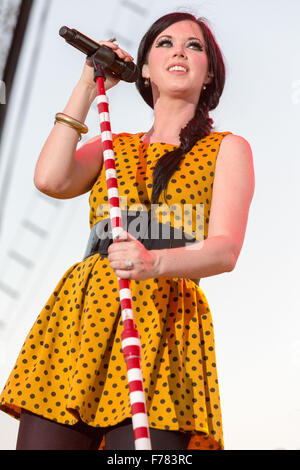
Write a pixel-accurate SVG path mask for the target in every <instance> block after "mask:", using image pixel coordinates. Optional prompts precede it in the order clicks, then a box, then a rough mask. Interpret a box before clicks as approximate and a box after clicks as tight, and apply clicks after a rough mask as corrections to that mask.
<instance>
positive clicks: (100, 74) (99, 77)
mask: <svg viewBox="0 0 300 470" xmlns="http://www.w3.org/2000/svg"><path fill="white" fill-rule="evenodd" d="M90 59H92V61H93V64H94V80H95V81H96V83H97V89H98V96H97V105H98V112H99V117H100V131H101V138H102V146H103V157H104V165H105V174H106V183H107V193H108V201H109V207H110V209H109V210H110V222H111V228H112V237H113V239H115V237H116V236H117V235H118V234H119V233H120V232H121V231H122V230H123V223H122V213H121V209H120V200H119V190H118V182H117V174H116V166H115V154H114V150H113V142H112V133H111V125H110V115H109V106H108V98H107V96H106V92H105V86H104V81H105V74H104V67H105V66H104V64H102V63H101V62H99V60H98V59H97V52H96V53H95V54H94V55H92V56H91V57H90ZM118 283H119V293H120V304H121V315H122V321H123V331H122V333H121V339H122V351H123V355H124V359H125V362H126V366H127V379H128V386H129V398H130V404H131V412H132V426H133V433H134V445H135V450H151V441H150V433H149V426H148V416H147V408H146V399H145V392H144V386H143V376H142V370H141V343H140V336H139V332H138V331H137V329H136V328H135V323H134V316H133V309H132V299H131V291H130V281H129V279H121V278H119V277H118Z"/></svg>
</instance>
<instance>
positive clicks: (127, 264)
mask: <svg viewBox="0 0 300 470" xmlns="http://www.w3.org/2000/svg"><path fill="white" fill-rule="evenodd" d="M125 265H126V269H128V270H129V269H131V268H132V267H133V262H132V261H130V260H128V259H127V260H126V261H125Z"/></svg>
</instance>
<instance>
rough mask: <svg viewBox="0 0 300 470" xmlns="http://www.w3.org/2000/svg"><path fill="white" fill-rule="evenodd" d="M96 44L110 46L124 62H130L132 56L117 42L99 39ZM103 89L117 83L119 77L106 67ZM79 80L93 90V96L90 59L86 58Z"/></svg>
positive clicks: (92, 74) (94, 84)
mask: <svg viewBox="0 0 300 470" xmlns="http://www.w3.org/2000/svg"><path fill="white" fill-rule="evenodd" d="M98 44H99V45H100V46H107V47H110V48H111V49H112V50H113V51H114V52H115V53H116V54H117V56H118V57H120V59H122V60H124V61H125V62H132V61H133V57H132V56H131V55H130V54H129V53H128V52H126V51H124V50H123V49H121V48H120V47H119V46H118V45H117V44H115V43H114V42H112V41H99V42H98ZM105 77H106V80H105V90H109V89H110V88H112V87H114V86H115V85H117V84H118V83H119V81H120V79H119V78H118V77H117V76H116V75H115V74H113V73H112V72H110V71H109V70H108V69H105ZM80 82H81V83H83V84H85V85H87V86H88V87H89V88H91V89H93V90H94V91H95V97H96V95H97V86H96V83H95V81H94V67H93V63H92V61H91V59H86V61H85V64H84V68H83V71H82V75H81V77H80Z"/></svg>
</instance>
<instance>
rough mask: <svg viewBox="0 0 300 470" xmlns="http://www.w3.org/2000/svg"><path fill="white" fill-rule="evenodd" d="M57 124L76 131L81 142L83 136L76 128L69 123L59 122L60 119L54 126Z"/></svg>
mask: <svg viewBox="0 0 300 470" xmlns="http://www.w3.org/2000/svg"><path fill="white" fill-rule="evenodd" d="M56 123H59V124H63V125H64V126H68V127H70V128H71V129H74V131H76V132H77V134H78V137H79V141H80V140H81V134H80V132H79V130H78V129H76V127H74V126H72V125H71V124H69V123H68V122H65V121H60V120H58V119H56V120H55V123H54V124H56Z"/></svg>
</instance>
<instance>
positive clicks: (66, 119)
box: [55, 113, 89, 134]
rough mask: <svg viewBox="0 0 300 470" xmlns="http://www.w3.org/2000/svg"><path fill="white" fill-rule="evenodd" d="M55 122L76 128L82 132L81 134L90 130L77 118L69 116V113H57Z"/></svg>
mask: <svg viewBox="0 0 300 470" xmlns="http://www.w3.org/2000/svg"><path fill="white" fill-rule="evenodd" d="M55 122H61V123H64V124H67V125H69V126H70V127H73V128H74V129H76V130H77V131H78V132H80V134H86V133H87V132H88V131H89V129H88V127H87V126H86V125H85V124H83V123H82V122H80V121H77V119H74V118H72V117H71V116H68V115H67V114H63V113H57V114H56V115H55Z"/></svg>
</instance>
